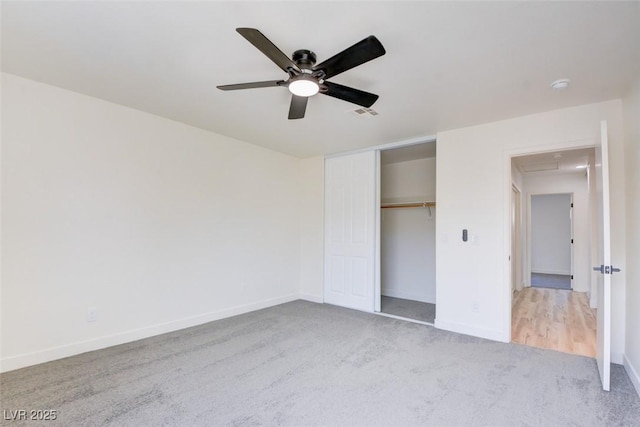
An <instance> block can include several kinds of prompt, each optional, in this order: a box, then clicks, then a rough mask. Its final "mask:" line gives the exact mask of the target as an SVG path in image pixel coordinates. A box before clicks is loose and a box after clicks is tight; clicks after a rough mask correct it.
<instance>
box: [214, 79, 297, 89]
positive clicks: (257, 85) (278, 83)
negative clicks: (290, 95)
mask: <svg viewBox="0 0 640 427" xmlns="http://www.w3.org/2000/svg"><path fill="white" fill-rule="evenodd" d="M284 83H285V81H284V80H269V81H268V82H251V83H237V84H233V85H220V86H216V87H217V88H218V89H220V90H238V89H256V88H260V87H275V86H282V85H283V84H284Z"/></svg>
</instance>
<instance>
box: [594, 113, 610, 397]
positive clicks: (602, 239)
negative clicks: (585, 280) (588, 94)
mask: <svg viewBox="0 0 640 427" xmlns="http://www.w3.org/2000/svg"><path fill="white" fill-rule="evenodd" d="M600 132H601V136H600V144H599V146H597V147H596V164H595V167H596V192H597V204H598V220H597V224H598V249H597V251H598V260H599V262H600V265H598V266H596V267H594V270H599V271H600V274H599V275H598V309H597V311H598V314H597V315H598V330H597V349H596V352H597V354H596V360H597V362H598V371H599V372H600V379H601V380H602V388H603V389H604V390H609V380H610V371H611V273H612V271H611V270H612V266H611V230H610V224H611V223H610V219H609V151H608V139H607V122H606V121H604V120H603V121H602V122H601V124H600Z"/></svg>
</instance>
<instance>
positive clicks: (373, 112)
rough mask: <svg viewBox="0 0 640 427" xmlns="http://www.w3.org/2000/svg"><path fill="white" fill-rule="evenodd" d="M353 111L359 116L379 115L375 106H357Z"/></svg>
mask: <svg viewBox="0 0 640 427" xmlns="http://www.w3.org/2000/svg"><path fill="white" fill-rule="evenodd" d="M352 113H353V114H355V115H356V116H358V117H370V116H377V115H378V112H377V111H376V110H374V109H373V108H366V107H362V108H357V109H355V110H353V111H352Z"/></svg>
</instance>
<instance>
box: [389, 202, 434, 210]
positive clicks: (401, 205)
mask: <svg viewBox="0 0 640 427" xmlns="http://www.w3.org/2000/svg"><path fill="white" fill-rule="evenodd" d="M435 205H436V202H411V203H385V204H383V205H382V206H380V207H381V208H382V209H390V208H426V207H430V206H435Z"/></svg>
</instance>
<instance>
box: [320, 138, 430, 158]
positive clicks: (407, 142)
mask: <svg viewBox="0 0 640 427" xmlns="http://www.w3.org/2000/svg"><path fill="white" fill-rule="evenodd" d="M429 142H436V136H435V135H431V136H422V137H418V138H411V139H405V140H403V141H396V142H389V143H387V144H381V145H375V146H373V147H365V148H356V149H355V150H348V151H341V152H339V153H332V154H327V155H325V156H324V158H325V159H330V158H332V157H340V156H346V155H349V154H358V153H365V152H367V151H375V150H390V149H392V148H399V147H408V146H410V145H418V144H427V143H429Z"/></svg>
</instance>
